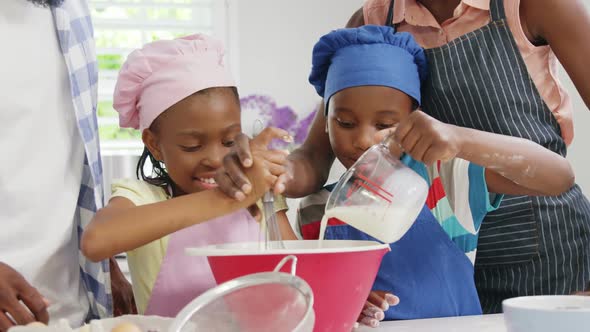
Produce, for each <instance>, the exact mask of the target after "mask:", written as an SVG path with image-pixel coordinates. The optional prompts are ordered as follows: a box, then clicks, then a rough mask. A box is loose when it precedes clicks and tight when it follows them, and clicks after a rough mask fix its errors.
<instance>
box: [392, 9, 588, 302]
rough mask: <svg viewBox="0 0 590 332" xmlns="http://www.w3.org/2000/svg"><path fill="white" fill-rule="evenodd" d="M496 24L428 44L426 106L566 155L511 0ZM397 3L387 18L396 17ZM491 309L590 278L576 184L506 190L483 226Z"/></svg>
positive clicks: (480, 258)
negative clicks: (550, 189)
mask: <svg viewBox="0 0 590 332" xmlns="http://www.w3.org/2000/svg"><path fill="white" fill-rule="evenodd" d="M490 14H491V22H490V23H489V24H488V25H486V26H484V27H482V28H480V29H478V30H476V31H473V32H470V33H468V34H466V35H463V36H461V37H459V38H457V39H455V40H453V41H451V42H449V43H448V44H446V45H444V46H442V47H438V48H432V49H428V50H426V55H427V58H428V63H429V67H430V69H429V73H430V75H429V78H428V80H427V81H426V82H425V84H424V85H423V91H422V94H423V97H422V104H423V106H422V110H423V111H424V112H426V113H428V114H430V115H431V116H433V117H435V118H437V119H439V120H441V121H443V122H446V123H450V124H454V125H458V126H463V127H470V128H474V129H478V130H483V131H488V132H493V133H498V134H503V135H510V136H517V137H523V138H526V139H529V140H531V141H533V142H536V143H538V144H540V145H542V146H544V147H546V148H548V149H550V150H552V151H554V152H556V153H559V154H561V155H562V156H565V155H566V144H565V142H564V140H563V139H562V138H561V135H560V134H561V131H560V128H559V125H558V123H557V121H556V119H555V118H554V116H553V114H552V113H551V111H550V110H549V108H548V107H547V105H546V104H545V102H544V101H543V99H542V98H541V96H540V94H539V92H538V91H537V89H536V87H535V85H534V83H533V81H532V80H531V78H530V76H529V74H528V71H527V68H526V65H525V63H524V60H523V59H522V56H521V54H520V52H519V50H518V48H517V45H516V42H515V40H514V37H513V36H512V33H511V32H510V29H509V27H508V25H507V23H506V15H505V12H504V0H491V1H490ZM392 18H393V1H392V2H391V6H390V8H389V13H388V16H387V22H388V23H390V22H392ZM475 268H476V271H475V278H476V286H477V289H478V293H479V296H480V300H481V304H482V309H483V311H484V313H497V312H501V310H502V300H504V299H506V298H509V297H515V296H522V295H539V294H570V293H572V292H575V291H579V290H583V289H584V288H586V287H587V286H588V283H589V280H590V203H589V202H588V199H587V198H586V197H585V196H584V194H583V193H582V191H581V189H580V187H578V186H577V185H575V186H574V187H573V188H571V190H569V191H568V192H566V193H564V194H562V195H560V196H556V197H528V196H506V198H505V199H504V200H503V202H502V205H501V206H500V208H499V209H498V210H497V211H495V212H492V213H489V214H488V216H487V217H486V219H485V220H484V222H483V224H482V227H481V230H480V238H479V245H478V249H477V259H476V265H475Z"/></svg>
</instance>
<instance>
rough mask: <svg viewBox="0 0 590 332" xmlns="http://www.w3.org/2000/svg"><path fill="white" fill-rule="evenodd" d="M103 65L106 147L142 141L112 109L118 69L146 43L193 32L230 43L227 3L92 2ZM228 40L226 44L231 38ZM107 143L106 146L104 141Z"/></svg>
mask: <svg viewBox="0 0 590 332" xmlns="http://www.w3.org/2000/svg"><path fill="white" fill-rule="evenodd" d="M90 6H91V10H92V18H93V23H94V34H95V38H96V52H97V56H98V66H99V87H98V124H99V133H100V138H101V141H102V142H103V143H105V144H106V145H110V146H112V145H115V146H117V145H126V144H127V145H129V144H131V145H137V144H138V143H139V142H138V138H139V137H140V133H139V131H137V130H132V129H121V128H119V121H118V114H117V113H116V112H115V110H114V109H113V107H112V104H113V100H112V99H113V91H114V88H115V82H116V79H117V74H118V71H119V68H120V67H121V65H122V64H123V62H124V61H125V59H126V58H127V55H128V54H129V53H130V52H131V51H133V50H134V49H136V48H139V47H141V46H142V45H144V44H146V43H148V42H151V41H154V40H158V39H172V38H176V37H180V36H184V35H189V34H194V33H205V34H209V35H213V36H215V37H217V38H219V39H221V40H222V41H224V42H226V41H227V38H226V37H225V31H226V30H227V29H226V28H225V24H226V23H225V22H227V20H226V19H225V13H226V12H227V10H226V7H227V1H220V0H90ZM226 44H227V42H226ZM103 146H104V145H103Z"/></svg>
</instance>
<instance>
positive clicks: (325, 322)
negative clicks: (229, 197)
mask: <svg viewBox="0 0 590 332" xmlns="http://www.w3.org/2000/svg"><path fill="white" fill-rule="evenodd" d="M285 247H286V249H270V250H264V249H261V247H260V244H259V243H232V244H223V245H216V246H208V247H203V248H190V249H187V253H188V254H189V255H193V256H207V257H208V259H209V264H210V265H211V270H212V271H213V275H214V276H215V279H216V281H217V283H223V282H226V281H228V280H231V279H234V278H237V277H241V276H244V275H247V274H252V273H258V272H268V271H272V270H273V269H274V268H275V266H276V265H277V263H279V261H280V260H281V259H282V258H283V257H285V256H287V255H295V256H297V259H298V262H297V272H296V274H297V275H298V276H299V277H301V278H303V279H304V280H305V281H307V283H308V284H309V285H310V286H311V288H312V290H313V293H314V306H313V307H314V311H315V316H316V323H315V328H314V331H321V332H323V331H326V332H328V331H329V332H338V331H350V330H352V328H353V326H354V323H355V322H356V320H357V318H358V316H359V314H360V312H361V310H362V308H363V305H364V303H365V301H366V300H367V296H368V295H369V292H370V291H371V286H372V285H373V282H374V281H375V276H376V275H377V271H378V269H379V265H380V264H381V259H382V258H383V255H385V253H387V252H388V251H389V246H388V245H387V244H379V243H377V242H373V241H354V240H325V241H324V243H323V246H322V248H318V241H317V240H301V241H285ZM283 271H285V272H288V268H284V269H283Z"/></svg>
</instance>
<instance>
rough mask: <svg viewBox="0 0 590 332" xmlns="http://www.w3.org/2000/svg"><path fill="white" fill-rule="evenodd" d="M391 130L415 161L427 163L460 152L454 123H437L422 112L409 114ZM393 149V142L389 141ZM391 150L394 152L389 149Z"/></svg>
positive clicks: (454, 155)
mask: <svg viewBox="0 0 590 332" xmlns="http://www.w3.org/2000/svg"><path fill="white" fill-rule="evenodd" d="M392 131H393V140H394V142H395V143H397V144H399V147H401V149H402V150H403V151H405V152H406V153H408V154H409V155H410V156H412V158H414V160H417V161H421V162H423V163H425V164H427V165H431V164H433V163H435V162H436V161H437V160H441V161H447V160H450V159H453V158H455V157H456V156H457V154H458V153H459V152H460V151H461V137H459V135H458V134H457V133H456V130H455V126H452V125H449V124H446V123H443V122H440V121H438V120H436V119H435V118H433V117H431V116H428V115H426V113H423V112H421V111H415V112H413V113H411V114H410V115H409V116H408V117H407V118H406V119H404V120H403V121H401V122H400V123H399V125H398V126H397V128H395V129H393V130H390V132H392ZM391 145H392V148H394V149H395V148H396V147H395V145H396V144H391ZM392 153H393V151H392Z"/></svg>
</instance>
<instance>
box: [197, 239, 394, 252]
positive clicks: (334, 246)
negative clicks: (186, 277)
mask: <svg viewBox="0 0 590 332" xmlns="http://www.w3.org/2000/svg"><path fill="white" fill-rule="evenodd" d="M283 243H284V244H285V249H268V250H266V249H264V243H262V244H261V243H259V242H243V243H225V244H218V245H211V246H206V247H200V248H187V249H186V253H187V254H188V255H190V256H245V255H284V254H322V253H339V252H359V251H370V250H381V249H385V248H389V245H388V244H381V243H379V242H375V241H357V240H324V241H323V242H322V246H321V248H320V247H319V241H318V240H295V241H283Z"/></svg>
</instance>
